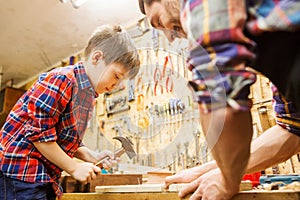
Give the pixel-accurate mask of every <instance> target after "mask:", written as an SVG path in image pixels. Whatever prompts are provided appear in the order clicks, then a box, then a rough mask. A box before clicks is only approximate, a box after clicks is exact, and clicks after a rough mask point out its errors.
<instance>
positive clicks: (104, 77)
mask: <svg viewBox="0 0 300 200" xmlns="http://www.w3.org/2000/svg"><path fill="white" fill-rule="evenodd" d="M84 53H85V60H84V61H82V62H78V63H76V64H75V65H73V66H68V67H62V68H57V69H54V70H52V71H50V72H48V73H44V74H42V75H41V76H40V77H39V78H38V80H37V81H36V82H35V83H34V84H33V85H32V87H31V88H30V89H29V90H28V91H27V92H26V93H25V94H24V95H23V96H22V97H21V98H20V99H19V101H18V102H17V103H16V105H15V106H14V107H13V109H12V110H11V112H10V114H9V116H8V118H7V120H6V123H5V124H4V126H3V128H2V129H1V132H0V191H4V192H2V193H0V199H30V200H32V199H55V198H56V196H58V197H60V196H61V195H62V191H61V188H60V187H59V185H58V179H59V178H60V175H61V171H62V170H65V171H66V172H67V173H69V174H70V175H71V176H73V177H74V178H75V179H76V180H78V181H80V182H82V183H87V182H88V181H89V180H91V179H94V178H95V177H96V174H97V173H99V172H100V171H101V170H100V168H99V167H97V166H95V165H94V164H93V163H96V162H97V161H99V160H100V159H101V158H104V157H105V156H109V157H110V159H109V160H108V161H106V162H105V163H104V167H106V168H110V167H111V165H113V164H116V162H117V160H116V159H115V158H114V156H113V154H112V153H111V152H108V151H104V152H101V153H98V154H97V153H95V152H91V151H90V150H89V149H88V148H87V147H85V146H83V144H82V139H83V136H84V131H85V129H86V127H87V122H88V120H89V118H90V117H91V112H92V110H93V102H94V101H95V98H96V97H97V95H98V94H100V93H103V92H106V91H110V90H112V89H113V88H114V87H116V86H117V85H118V84H119V83H120V81H121V80H122V79H124V78H130V79H131V78H133V77H134V76H135V75H136V74H137V73H138V70H139V65H140V61H139V56H138V53H137V51H136V49H135V47H134V45H133V42H132V40H131V39H130V37H129V36H128V34H127V33H126V32H123V31H122V29H121V28H120V27H119V26H108V25H107V26H102V27H99V28H98V29H96V31H95V32H94V34H93V35H92V36H91V38H90V40H89V42H88V45H87V47H86V49H85V52H84ZM73 157H76V158H79V159H81V160H83V161H85V162H82V163H78V162H76V161H75V160H73V159H72V158H73Z"/></svg>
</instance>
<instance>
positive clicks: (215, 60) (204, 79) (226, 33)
mask: <svg viewBox="0 0 300 200" xmlns="http://www.w3.org/2000/svg"><path fill="white" fill-rule="evenodd" d="M246 10H247V11H248V14H249V16H248V21H247V13H246ZM181 22H182V25H183V27H184V29H185V31H186V32H187V33H188V39H189V47H190V55H189V58H188V68H189V69H190V70H191V71H192V72H193V81H192V83H191V85H192V87H193V89H194V95H195V100H196V101H197V102H199V103H200V104H202V105H203V108H204V109H203V111H204V112H208V111H210V110H212V109H213V108H212V107H213V106H214V108H219V107H224V106H226V105H230V106H231V107H233V108H235V109H238V110H245V109H249V106H250V105H251V104H250V103H249V99H248V95H247V94H246V93H247V92H248V91H249V89H248V88H249V86H250V85H251V84H252V83H253V82H254V81H255V79H256V78H255V74H253V73H251V72H247V71H245V69H244V67H241V65H240V64H242V63H246V62H247V61H251V60H253V59H255V54H254V52H253V49H254V47H255V45H256V44H255V43H254V42H253V41H251V40H250V39H248V38H247V37H246V36H245V35H244V34H243V30H244V27H247V28H248V29H249V32H251V33H252V34H258V33H260V32H262V31H280V30H285V31H286V30H296V29H297V28H299V25H300V1H298V0H276V1H275V0H247V1H243V0H242V1H237V0H181ZM203 85H206V86H205V87H203ZM237 87H238V88H237ZM240 92H241V94H238V93H240ZM212 103H213V105H211V104H212Z"/></svg>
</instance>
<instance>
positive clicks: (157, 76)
mask: <svg viewBox="0 0 300 200" xmlns="http://www.w3.org/2000/svg"><path fill="white" fill-rule="evenodd" d="M153 80H154V89H153V90H154V96H156V95H157V87H158V86H160V90H161V94H163V87H162V85H161V84H160V81H161V80H162V74H161V71H160V68H159V65H158V56H156V64H155V70H154V76H153Z"/></svg>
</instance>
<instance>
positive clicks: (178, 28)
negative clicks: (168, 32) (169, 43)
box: [173, 26, 181, 32]
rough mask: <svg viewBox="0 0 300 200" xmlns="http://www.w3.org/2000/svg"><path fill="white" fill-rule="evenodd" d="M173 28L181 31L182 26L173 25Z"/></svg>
mask: <svg viewBox="0 0 300 200" xmlns="http://www.w3.org/2000/svg"><path fill="white" fill-rule="evenodd" d="M173 30H174V31H177V32H180V30H181V28H180V27H179V26H173Z"/></svg>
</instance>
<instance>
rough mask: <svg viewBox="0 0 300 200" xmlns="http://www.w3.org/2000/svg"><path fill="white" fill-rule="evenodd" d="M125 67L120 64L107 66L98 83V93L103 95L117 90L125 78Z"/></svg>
mask: <svg viewBox="0 0 300 200" xmlns="http://www.w3.org/2000/svg"><path fill="white" fill-rule="evenodd" d="M125 74H126V70H125V67H124V66H123V65H121V64H119V63H111V64H110V65H107V66H106V67H105V69H104V72H103V74H102V76H101V77H99V80H98V82H97V87H96V92H97V93H98V94H102V93H104V92H109V91H111V90H112V89H114V88H116V87H117V86H118V85H119V84H120V83H121V82H122V80H123V79H124V78H125Z"/></svg>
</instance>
